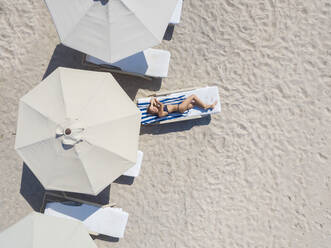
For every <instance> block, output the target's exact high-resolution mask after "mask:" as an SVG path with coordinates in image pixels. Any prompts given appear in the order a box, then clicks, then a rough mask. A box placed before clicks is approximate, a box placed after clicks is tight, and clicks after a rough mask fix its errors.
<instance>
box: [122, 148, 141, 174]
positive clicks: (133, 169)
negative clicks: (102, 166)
mask: <svg viewBox="0 0 331 248" xmlns="http://www.w3.org/2000/svg"><path fill="white" fill-rule="evenodd" d="M143 156H144V153H143V152H142V151H138V152H137V163H136V164H135V165H134V166H133V167H131V168H130V169H129V170H127V171H126V172H125V173H124V174H123V176H127V177H137V176H138V175H139V172H140V168H141V164H142V161H143Z"/></svg>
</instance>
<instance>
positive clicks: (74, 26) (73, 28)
mask: <svg viewBox="0 0 331 248" xmlns="http://www.w3.org/2000/svg"><path fill="white" fill-rule="evenodd" d="M94 4H95V3H92V4H91V6H90V7H89V8H88V9H87V10H86V11H85V13H84V15H83V16H82V17H81V18H80V19H79V20H78V21H77V23H75V24H74V25H73V27H72V29H71V30H70V32H68V34H67V36H69V35H70V34H71V33H72V32H73V31H74V30H75V29H76V27H77V25H78V24H79V23H80V22H81V20H82V19H83V18H84V17H85V16H86V14H87V13H88V11H89V10H90V9H91V8H92V7H93V6H94ZM67 36H66V37H67ZM66 37H63V41H62V43H63V44H64V43H66V41H65V39H66Z"/></svg>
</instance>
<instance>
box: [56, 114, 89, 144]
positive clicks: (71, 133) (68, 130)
mask: <svg viewBox="0 0 331 248" xmlns="http://www.w3.org/2000/svg"><path fill="white" fill-rule="evenodd" d="M55 133H56V136H57V137H58V138H59V139H61V141H62V144H63V145H71V146H74V145H75V144H77V143H78V142H81V141H83V139H84V133H85V128H83V125H82V123H80V122H79V121H76V120H69V121H66V122H65V123H63V124H62V125H59V126H58V127H57V129H56V131H55Z"/></svg>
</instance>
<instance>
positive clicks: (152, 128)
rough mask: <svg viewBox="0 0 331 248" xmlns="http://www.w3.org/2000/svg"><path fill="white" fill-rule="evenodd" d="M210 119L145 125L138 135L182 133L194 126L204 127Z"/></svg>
mask: <svg viewBox="0 0 331 248" xmlns="http://www.w3.org/2000/svg"><path fill="white" fill-rule="evenodd" d="M210 121H211V117H210V115H206V116H205V117H202V118H199V119H193V120H186V121H185V120H184V121H179V122H173V123H165V124H156V125H146V126H141V128H140V135H144V134H153V135H158V134H166V133H172V132H182V131H187V130H190V129H191V128H193V127H194V126H206V125H208V124H209V123H210Z"/></svg>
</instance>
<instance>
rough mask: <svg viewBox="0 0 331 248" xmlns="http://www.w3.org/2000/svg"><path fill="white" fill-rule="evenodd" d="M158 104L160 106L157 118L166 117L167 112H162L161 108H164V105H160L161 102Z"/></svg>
mask: <svg viewBox="0 0 331 248" xmlns="http://www.w3.org/2000/svg"><path fill="white" fill-rule="evenodd" d="M159 104H160V105H159V107H158V109H159V112H158V116H159V117H164V116H167V115H168V112H166V111H164V110H163V106H164V104H163V103H161V102H159Z"/></svg>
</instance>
